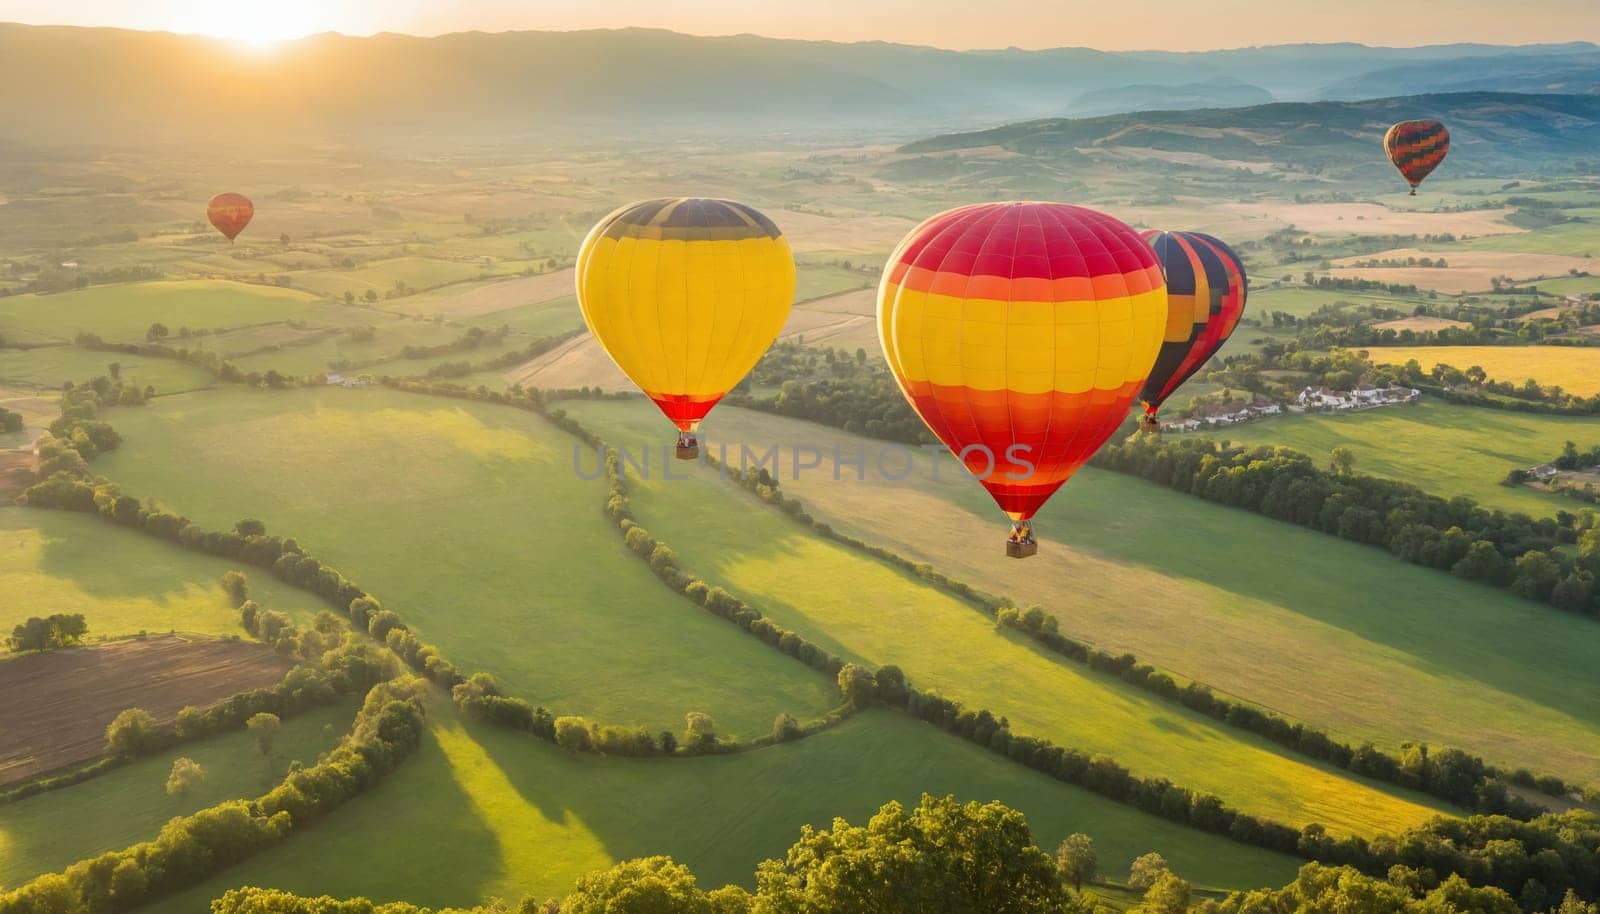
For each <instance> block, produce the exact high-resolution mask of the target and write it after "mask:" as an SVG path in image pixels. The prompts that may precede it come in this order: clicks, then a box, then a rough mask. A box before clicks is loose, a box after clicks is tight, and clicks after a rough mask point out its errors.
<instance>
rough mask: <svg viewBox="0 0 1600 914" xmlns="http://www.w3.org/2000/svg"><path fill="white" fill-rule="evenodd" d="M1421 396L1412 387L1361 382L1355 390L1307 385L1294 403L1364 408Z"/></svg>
mask: <svg viewBox="0 0 1600 914" xmlns="http://www.w3.org/2000/svg"><path fill="white" fill-rule="evenodd" d="M1420 396H1422V391H1420V390H1417V389H1416V388H1413V387H1374V386H1372V385H1371V384H1362V385H1360V386H1359V387H1357V388H1356V389H1355V390H1342V391H1341V390H1331V389H1329V388H1327V387H1307V388H1306V389H1304V390H1302V391H1300V394H1299V396H1297V397H1295V403H1296V404H1297V405H1299V406H1300V407H1302V408H1304V409H1306V410H1309V411H1321V410H1337V409H1366V408H1368V407H1372V406H1386V405H1389V404H1391V403H1410V402H1412V401H1413V400H1415V399H1417V398H1418V397H1420Z"/></svg>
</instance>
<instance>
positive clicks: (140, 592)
mask: <svg viewBox="0 0 1600 914" xmlns="http://www.w3.org/2000/svg"><path fill="white" fill-rule="evenodd" d="M237 567H240V566H238V565H237V564H236V563H232V562H227V561H224V560H222V559H215V558H211V557H209V556H204V555H201V554H199V553H196V552H190V551H188V550H186V549H183V548H180V547H178V546H174V545H171V544H169V543H166V542H164V541H162V540H158V539H156V538H154V537H149V536H145V535H144V534H141V533H138V532H135V531H133V530H128V529H125V528H122V527H117V526H114V525H112V524H109V523H106V522H105V521H102V520H100V519H99V518H95V517H89V516H87V515H81V514H72V513H68V512H65V511H45V510H40V509H36V508H16V507H4V508H0V594H4V595H5V596H4V599H0V634H4V635H9V634H10V633H11V629H12V628H13V627H15V626H16V625H18V624H19V623H21V622H23V621H24V620H25V619H27V618H29V617H30V616H40V617H44V616H49V615H52V614H55V613H83V615H84V620H85V621H87V622H88V623H89V637H90V639H91V640H93V639H95V638H98V637H117V636H121V635H133V634H137V633H139V632H142V631H144V632H166V631H172V630H178V631H188V632H200V633H203V634H212V635H238V634H242V631H241V629H240V628H239V613H238V611H237V610H235V609H234V608H233V605H232V603H231V602H230V601H229V599H228V596H227V595H226V594H225V593H223V591H222V586H221V584H220V581H221V579H222V575H223V574H224V573H225V572H227V571H228V570H229V569H231V568H237ZM247 574H248V575H249V578H250V589H251V595H252V597H253V598H254V599H255V600H256V601H257V602H259V603H260V604H261V605H262V606H265V607H266V608H268V609H276V610H280V611H283V612H286V613H290V614H291V615H294V616H296V617H299V618H309V617H310V616H312V615H315V614H316V613H317V612H318V611H320V610H322V609H325V608H328V607H325V606H324V605H323V604H322V603H321V601H320V600H318V599H317V598H316V597H314V596H312V595H311V594H308V593H305V592H303V591H300V590H297V589H295V588H293V587H289V586H287V585H284V584H281V583H279V582H278V581H277V580H276V579H275V578H273V577H272V576H271V575H270V574H267V573H266V572H264V571H248V572H247ZM5 653H6V651H5V650H4V649H3V648H0V656H4V655H5Z"/></svg>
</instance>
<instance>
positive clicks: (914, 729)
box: [161, 702, 1298, 914]
mask: <svg viewBox="0 0 1600 914" xmlns="http://www.w3.org/2000/svg"><path fill="white" fill-rule="evenodd" d="M441 704H442V702H441ZM434 721H435V722H434V727H433V731H432V735H431V738H430V739H428V740H427V741H425V742H424V744H423V746H422V748H421V749H420V750H418V752H417V754H416V755H415V756H413V757H412V758H411V759H410V760H408V761H407V762H406V763H405V765H404V766H402V767H401V768H400V769H399V770H398V771H396V772H395V773H394V774H392V775H390V776H389V779H388V780H387V781H386V782H385V783H383V784H381V785H380V786H378V788H377V789H375V790H373V791H372V792H371V793H368V794H365V795H363V796H361V797H358V798H356V799H355V800H353V801H351V802H350V804H349V805H347V806H346V807H344V808H343V809H341V810H340V811H339V813H338V814H337V815H336V816H332V817H330V818H329V819H328V820H327V821H325V822H322V823H319V824H318V825H317V827H316V828H314V829H311V830H309V831H306V832H304V833H301V834H300V835H297V836H295V837H293V838H291V839H290V840H289V841H288V842H287V843H285V844H283V845H281V846H279V847H277V848H274V849H272V850H270V851H268V852H266V853H264V854H262V855H260V856H258V857H256V858H254V859H252V860H249V861H247V862H245V863H244V864H242V865H240V866H237V867H234V868H233V869H231V870H228V871H226V872H225V873H223V874H222V875H220V876H219V877H217V878H215V879H211V880H209V881H207V882H205V883H203V884H201V885H200V886H199V887H197V888H195V889H193V890H191V891H189V892H186V893H184V894H183V895H180V896H178V897H177V898H175V899H173V900H171V901H170V902H167V903H165V904H163V905H162V906H161V908H162V910H163V911H173V912H183V914H202V912H204V911H205V910H207V907H206V906H207V904H208V903H209V901H210V899H212V898H215V897H217V896H219V895H221V894H222V893H223V892H225V891H227V890H228V889H229V888H233V887H235V886H240V885H266V886H276V887H282V888H285V889H289V890H292V891H295V892H299V893H302V894H309V895H319V894H323V893H328V894H331V895H334V896H336V897H348V896H354V895H364V896H367V897H369V898H372V899H373V900H375V901H385V900H393V899H405V900H407V901H412V902H414V903H417V904H423V905H430V906H432V905H465V904H469V903H473V902H476V901H478V900H480V899H483V898H485V897H488V896H499V897H503V898H511V899H515V898H517V897H520V896H522V895H534V896H539V897H547V896H558V897H559V896H560V895H563V894H565V893H566V892H567V891H569V890H570V889H571V886H572V883H573V881H574V880H575V879H577V877H579V876H581V875H583V874H585V873H587V872H590V871H593V870H596V869H600V868H603V867H606V866H608V865H610V864H611V863H613V862H614V861H617V860H621V859H627V858H631V857H639V856H647V855H651V854H668V855H670V856H672V857H673V858H674V859H676V860H678V861H680V862H682V863H685V864H687V865H689V866H690V867H691V868H692V869H693V870H694V871H695V873H696V875H698V876H699V878H700V883H701V885H702V886H708V887H709V886H720V885H725V884H728V883H737V884H740V885H744V886H746V887H753V873H754V871H755V866H756V864H757V863H758V862H760V861H761V860H763V859H765V858H768V857H777V856H781V855H782V854H783V852H784V851H785V850H786V849H787V848H788V846H789V845H790V844H792V843H793V842H794V841H795V840H796V839H797V838H798V837H799V835H800V827H801V826H802V825H804V824H812V825H817V826H819V827H827V826H828V824H829V823H830V822H831V821H832V819H833V818H834V817H835V816H843V817H845V818H847V819H849V820H850V821H851V822H853V823H856V824H864V823H865V822H866V820H867V819H868V818H869V817H870V816H871V815H872V813H874V812H876V811H877V809H878V807H879V806H881V805H882V804H884V803H886V802H888V801H889V800H899V801H900V802H902V803H908V804H910V803H915V802H916V801H917V798H918V796H919V795H920V794H921V793H923V792H929V793H934V794H941V795H942V794H946V793H953V794H955V795H957V796H958V797H961V798H963V799H971V800H980V801H988V800H993V799H998V800H1001V801H1002V802H1004V803H1007V804H1008V805H1011V806H1014V807H1015V808H1017V809H1020V810H1022V811H1023V812H1024V813H1025V814H1026V815H1027V816H1028V823H1029V825H1030V826H1031V828H1032V830H1033V834H1034V838H1035V840H1036V841H1037V842H1038V843H1039V844H1040V845H1041V846H1044V847H1049V848H1054V847H1055V845H1056V844H1057V843H1059V842H1060V840H1061V839H1062V838H1064V837H1066V836H1067V835H1068V834H1071V833H1073V832H1078V831H1082V832H1085V833H1088V834H1090V835H1092V836H1093V837H1094V839H1095V841H1096V844H1097V846H1098V849H1099V853H1100V867H1101V871H1102V872H1103V873H1104V874H1106V875H1107V876H1108V877H1109V878H1111V879H1113V880H1121V879H1125V878H1126V875H1127V869H1128V865H1129V863H1130V862H1131V861H1132V859H1133V858H1134V857H1136V856H1138V855H1139V854H1142V853H1145V852H1147V851H1149V850H1152V849H1154V850H1159V851H1160V852H1161V854H1162V855H1164V856H1165V857H1166V858H1167V860H1168V861H1169V862H1170V863H1171V865H1172V867H1173V869H1174V870H1175V871H1177V872H1178V873H1180V874H1182V875H1184V876H1185V877H1187V878H1190V879H1192V880H1194V881H1195V882H1196V883H1197V884H1198V885H1202V886H1229V887H1232V886H1264V885H1278V884H1281V883H1284V882H1286V881H1288V880H1289V879H1292V878H1293V874H1294V871H1295V869H1296V867H1297V865H1298V861H1296V860H1294V859H1291V858H1288V857H1284V856H1280V855H1277V854H1272V853H1268V852H1266V851H1262V850H1258V849H1255V848H1250V847H1246V846H1244V845H1241V844H1237V843H1235V842H1233V841H1230V840H1228V839H1225V838H1221V837H1217V836H1214V835H1207V834H1204V833H1202V832H1198V831H1194V830H1192V829H1188V828H1183V827H1180V826H1176V825H1174V824H1172V823H1170V822H1167V821H1165V820H1163V819H1159V818H1155V817H1152V816H1147V815H1144V814H1142V813H1138V812H1135V811H1133V810H1131V809H1129V808H1128V807H1126V806H1122V805H1120V804H1116V803H1112V802H1110V801H1107V800H1103V799H1101V798H1099V797H1097V796H1095V795H1093V794H1090V793H1088V792H1086V791H1082V790H1079V789H1077V788H1074V787H1070V786H1068V785H1065V784H1061V783H1059V782H1057V781H1053V780H1050V779H1048V778H1046V777H1044V776H1043V775H1040V774H1038V773H1036V772H1033V771H1030V770H1028V769H1026V768H1023V767H1021V766H1019V765H1016V764H1014V763H1012V762H1009V761H1007V760H1005V759H1003V758H1000V757H999V756H996V755H993V754H991V753H988V752H986V751H984V750H982V749H980V748H978V747H976V746H973V745H971V744H969V743H966V742H964V741H962V740H960V739H957V738H955V737H951V736H947V735H945V734H942V733H940V732H939V731H937V730H934V729H933V728H931V727H929V726H927V725H925V724H922V723H920V722H918V721H916V720H913V719H911V718H909V717H906V716H905V715H902V714H897V713H892V712H888V711H869V712H866V713H863V714H861V715H860V716H858V717H856V718H853V719H851V720H849V721H847V722H845V723H844V724H842V725H840V726H838V727H836V728H834V729H831V730H827V731H824V732H822V733H818V734H815V735H813V736H810V737H807V738H806V739H804V740H801V741H799V742H797V743H789V744H786V745H781V746H777V747H773V748H769V749H763V750H760V751H758V752H751V753H744V754H740V755H732V756H713V757H703V758H693V759H671V760H661V759H654V760H650V759H616V758H596V757H593V756H569V755H567V754H565V753H563V752H561V751H560V750H557V749H555V748H553V747H551V746H549V745H546V744H544V743H541V742H539V741H537V740H534V739H531V738H529V737H528V736H526V735H524V734H518V733H512V732H509V731H506V730H501V729H497V728H493V727H489V726H483V725H477V724H471V723H463V722H461V721H460V720H459V719H457V718H455V717H453V716H452V715H451V714H450V712H449V710H448V709H447V708H438V709H436V710H435V711H434ZM352 859H361V860H365V861H367V863H366V865H363V866H351V865H349V862H350V860H352Z"/></svg>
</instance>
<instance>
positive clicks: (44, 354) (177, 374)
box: [0, 346, 212, 395]
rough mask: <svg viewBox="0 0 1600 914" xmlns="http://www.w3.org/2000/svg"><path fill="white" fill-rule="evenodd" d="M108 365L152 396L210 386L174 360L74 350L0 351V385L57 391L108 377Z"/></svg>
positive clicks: (205, 376) (208, 377)
mask: <svg viewBox="0 0 1600 914" xmlns="http://www.w3.org/2000/svg"><path fill="white" fill-rule="evenodd" d="M112 362H116V363H117V364H119V365H121V366H122V376H123V377H124V378H126V379H127V380H129V381H137V382H138V383H139V384H140V385H147V386H150V387H154V388H155V389H156V393H157V394H158V395H159V394H166V393H177V392H179V391H184V390H197V389H199V388H201V387H207V386H209V385H210V384H211V383H212V378H211V375H209V374H207V373H206V372H204V371H202V370H200V369H199V368H196V367H195V366H193V365H189V364H186V363H184V362H179V361H177V360H175V359H158V358H150V357H146V356H139V355H127V354H125V353H121V352H96V351H94V350H92V349H79V348H78V347H76V346H49V347H46V348H42V349H26V350H23V349H0V385H7V386H14V387H21V388H28V389H34V390H40V389H49V390H59V389H60V388H61V386H62V385H63V384H65V383H66V382H68V381H71V382H72V383H74V384H78V383H82V382H83V381H87V380H89V379H90V378H92V377H94V376H96V375H103V374H109V373H110V369H109V368H108V367H107V366H109V365H110V364H111V363H112Z"/></svg>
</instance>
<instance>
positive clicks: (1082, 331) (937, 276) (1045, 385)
mask: <svg viewBox="0 0 1600 914" xmlns="http://www.w3.org/2000/svg"><path fill="white" fill-rule="evenodd" d="M1166 321H1167V292H1166V284H1165V282H1164V280H1163V278H1162V275H1161V267H1160V265H1159V264H1158V263H1157V262H1156V256H1155V252H1154V251H1153V250H1152V249H1151V248H1150V246H1149V245H1147V244H1145V243H1144V241H1143V240H1141V239H1140V238H1139V235H1138V233H1136V232H1135V231H1134V230H1133V229H1131V228H1129V227H1128V226H1127V225H1125V224H1124V223H1122V222H1120V221H1118V220H1116V219H1114V218H1112V217H1111V216H1108V215H1105V214H1104V213H1099V212H1096V211H1094V210H1091V209H1085V208H1084V207H1081V206H1068V205H1065V204H1060V203H983V204H978V205H975V206H965V207H960V208H958V209H953V210H950V211H949V212H945V213H941V214H939V215H937V216H934V217H933V218H932V219H929V220H928V221H926V222H924V223H922V224H921V225H920V226H918V227H917V228H915V229H913V230H912V232H911V234H909V235H907V236H906V237H905V239H904V240H903V241H901V242H900V246H899V247H898V248H896V249H895V252H894V254H892V255H891V256H890V258H889V263H888V267H887V269H886V270H885V272H884V276H883V283H882V285H881V286H880V288H879V290H878V334H879V338H880V340H881V341H882V343H883V352H884V356H885V358H887V359H888V361H889V367H890V369H891V370H892V371H893V372H894V375H895V377H896V378H897V379H898V380H899V383H900V389H901V391H902V392H903V393H904V394H905V396H906V399H907V400H909V401H910V402H911V406H912V408H914V409H915V410H916V411H917V413H918V415H920V416H921V417H922V420H923V421H924V422H926V423H927V425H928V428H929V429H931V430H932V431H933V433H934V434H935V435H936V436H938V438H939V440H940V441H942V442H944V443H945V445H946V446H947V447H949V448H950V450H951V452H953V453H954V454H955V455H956V457H957V459H959V460H961V461H962V462H963V463H964V464H965V465H966V467H967V470H968V471H969V472H970V473H972V474H973V475H975V476H978V477H979V479H980V480H981V482H982V484H983V486H984V488H986V489H988V490H989V494H990V495H991V496H993V497H994V500H995V502H996V503H998V504H999V505H1000V508H1001V510H1003V511H1005V512H1006V514H1007V515H1009V516H1010V518H1011V521H1012V530H1011V536H1010V538H1009V539H1008V540H1007V543H1006V552H1007V554H1008V555H1011V556H1014V557H1019V558H1020V557H1023V556H1027V555H1032V554H1033V553H1034V552H1035V551H1037V548H1038V546H1037V544H1036V542H1035V540H1034V537H1033V528H1032V518H1033V515H1034V513H1035V512H1037V511H1038V510H1039V508H1040V507H1041V506H1042V505H1043V504H1044V503H1045V500H1046V499H1048V498H1049V497H1050V496H1051V495H1052V494H1053V493H1054V492H1055V491H1056V490H1057V489H1059V488H1061V486H1062V484H1063V483H1065V482H1066V481H1067V479H1069V478H1070V477H1071V476H1072V474H1073V473H1074V472H1076V471H1077V469H1078V468H1079V467H1080V466H1082V465H1083V464H1084V462H1085V461H1087V460H1088V459H1089V457H1090V456H1091V455H1093V454H1094V452H1095V451H1096V450H1098V449H1099V448H1100V446H1101V445H1102V444H1104V443H1105V441H1106V439H1107V438H1109V437H1110V436H1111V435H1112V433H1113V432H1115V431H1116V429H1117V427H1118V426H1119V425H1120V424H1121V423H1122V421H1123V420H1124V419H1125V418H1127V415H1128V409H1129V407H1130V406H1132V405H1133V401H1134V398H1135V397H1137V396H1138V393H1139V389H1140V388H1141V387H1142V386H1143V385H1144V382H1145V377H1146V376H1147V375H1149V373H1150V367H1151V365H1153V364H1154V362H1155V358H1156V353H1157V351H1158V350H1159V349H1160V347H1161V334H1162V330H1163V328H1164V327H1165V326H1166Z"/></svg>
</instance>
